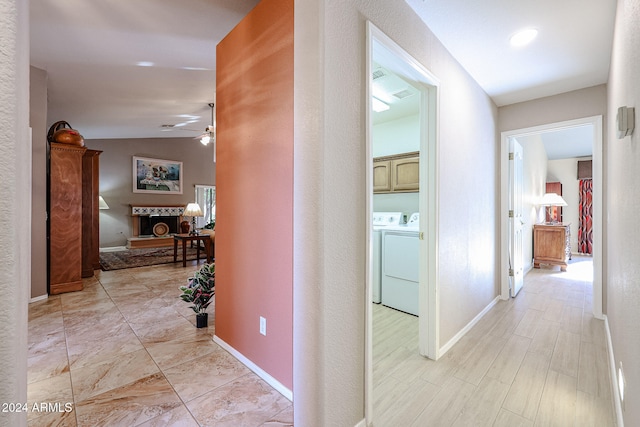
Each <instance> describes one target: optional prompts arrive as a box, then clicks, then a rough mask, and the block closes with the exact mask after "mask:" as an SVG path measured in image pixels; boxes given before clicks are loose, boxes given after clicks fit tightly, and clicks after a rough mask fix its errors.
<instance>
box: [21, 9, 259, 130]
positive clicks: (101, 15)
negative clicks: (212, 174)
mask: <svg viewBox="0 0 640 427" xmlns="http://www.w3.org/2000/svg"><path fill="white" fill-rule="evenodd" d="M257 3H258V1H257V0H180V1H175V0H133V1H132V0H101V1H87V0H64V1H60V0H31V1H30V12H31V16H30V31H31V65H33V66H35V67H38V68H41V69H44V70H46V71H47V76H48V89H49V90H48V97H49V101H48V103H49V109H48V118H47V120H48V122H49V123H53V122H55V121H57V120H66V121H68V122H69V123H70V124H71V125H72V126H73V127H74V128H75V129H78V130H79V131H80V132H81V133H82V134H83V136H84V137H85V139H96V138H146V137H174V138H175V137H185V136H186V137H191V136H192V137H195V136H197V135H199V134H201V133H202V132H204V130H205V128H206V127H207V125H209V124H211V109H210V108H209V106H208V105H207V104H208V103H210V102H214V97H215V79H216V73H215V68H216V61H215V57H216V45H217V44H218V42H219V41H220V40H222V38H223V37H224V36H225V35H226V34H228V33H229V32H230V31H231V30H232V29H233V27H234V26H235V25H236V24H237V23H238V22H240V20H241V19H242V18H243V17H244V16H245V15H246V14H247V13H248V12H249V11H250V10H251V9H252V8H253V7H254V6H255V5H256V4H257ZM141 61H145V62H150V63H153V65H152V66H139V65H136V64H138V63H139V62H141ZM178 124H181V125H182V126H178V127H177V128H175V127H174V128H173V130H170V131H166V128H165V130H163V127H162V126H163V125H178ZM184 129H193V130H192V131H187V130H184Z"/></svg>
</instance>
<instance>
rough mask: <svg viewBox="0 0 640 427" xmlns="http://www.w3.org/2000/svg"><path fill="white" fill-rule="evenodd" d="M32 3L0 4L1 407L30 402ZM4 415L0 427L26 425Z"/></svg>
mask: <svg viewBox="0 0 640 427" xmlns="http://www.w3.org/2000/svg"><path fill="white" fill-rule="evenodd" d="M28 18H29V8H28V2H22V1H19V0H0V52H2V61H0V99H2V103H0V124H1V125H2V130H3V131H2V132H0V182H2V197H0V227H1V229H2V230H3V232H2V233H0V403H3V402H7V403H8V402H15V403H26V401H27V304H28V299H29V288H30V276H31V274H30V271H31V227H30V224H31V213H30V209H31V140H30V138H29V43H28V41H29V38H28V37H29V22H28ZM26 419H27V417H26V414H25V413H6V412H1V413H0V426H11V427H13V426H25V425H26V424H27V423H26Z"/></svg>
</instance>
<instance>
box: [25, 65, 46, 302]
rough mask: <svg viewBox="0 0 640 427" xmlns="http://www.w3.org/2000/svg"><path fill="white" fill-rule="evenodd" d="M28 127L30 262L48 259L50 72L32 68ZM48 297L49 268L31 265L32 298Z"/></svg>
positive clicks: (35, 264) (36, 264)
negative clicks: (30, 175)
mask: <svg viewBox="0 0 640 427" xmlns="http://www.w3.org/2000/svg"><path fill="white" fill-rule="evenodd" d="M29 107H30V108H29V125H30V126H31V130H32V135H33V139H32V144H33V146H32V152H33V155H32V162H33V163H32V177H33V180H32V182H33V188H32V191H31V215H32V221H31V242H32V244H31V259H46V258H47V245H46V244H44V243H43V242H46V241H47V130H48V128H47V73H46V72H45V71H44V70H41V69H39V68H35V67H31V68H30V85H29ZM46 294H47V269H46V268H42V265H40V264H38V263H34V264H33V265H32V266H31V298H37V297H40V296H44V295H46Z"/></svg>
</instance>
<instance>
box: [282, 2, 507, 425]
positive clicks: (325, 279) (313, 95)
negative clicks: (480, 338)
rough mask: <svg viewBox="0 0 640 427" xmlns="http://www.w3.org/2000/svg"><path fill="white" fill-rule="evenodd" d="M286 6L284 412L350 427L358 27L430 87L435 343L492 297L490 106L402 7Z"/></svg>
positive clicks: (362, 191) (360, 324)
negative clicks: (289, 329) (427, 78)
mask: <svg viewBox="0 0 640 427" xmlns="http://www.w3.org/2000/svg"><path fill="white" fill-rule="evenodd" d="M295 8H296V9H295V13H296V23H295V32H296V33H295V49H296V51H295V55H294V56H295V70H296V77H295V80H296V81H295V98H296V101H295V117H296V126H295V167H294V170H295V171H296V172H295V187H294V188H295V189H294V194H295V197H294V198H295V201H294V207H295V215H294V219H295V222H294V241H295V250H294V253H295V258H294V307H295V311H294V325H295V326H294V337H295V338H294V348H295V351H294V354H295V355H296V356H295V359H294V361H295V363H294V369H295V379H294V394H295V396H294V402H295V411H294V414H295V418H296V419H295V421H296V424H300V425H311V426H316V425H317V426H325V425H327V426H328V425H336V426H338V425H340V426H352V425H355V424H356V423H358V422H359V421H360V420H362V418H363V417H364V406H365V400H364V378H365V374H364V370H365V367H364V358H365V344H364V343H365V329H366V328H365V306H366V304H368V303H369V302H368V301H367V299H366V292H365V265H366V256H367V254H366V250H365V248H366V246H365V242H366V239H367V235H368V230H366V227H365V224H366V187H365V186H366V184H365V177H366V173H367V171H366V170H365V168H366V161H365V159H366V157H365V156H366V152H365V148H366V147H365V143H364V141H365V128H366V123H365V111H366V108H367V103H366V98H365V93H366V86H365V85H366V80H367V76H366V72H365V65H366V21H367V19H370V20H371V21H372V22H373V23H374V24H375V25H376V26H377V27H379V28H380V29H381V30H382V31H383V32H384V33H386V34H387V35H388V36H389V37H391V38H392V39H393V40H394V41H395V42H397V43H398V44H399V45H400V46H401V47H402V48H404V49H405V50H407V51H408V52H409V53H410V54H411V55H413V56H414V57H415V58H416V59H417V60H418V61H419V62H421V63H422V64H423V65H424V66H425V67H426V68H428V69H429V70H430V71H431V72H432V73H433V74H435V76H436V77H438V78H439V79H441V94H440V120H439V129H440V141H439V149H440V162H439V165H438V167H439V171H440V174H439V175H440V176H439V191H440V204H439V207H438V209H439V215H440V227H439V233H440V255H439V257H440V265H439V269H440V282H441V289H440V290H441V301H440V307H441V308H440V310H441V311H440V312H441V315H442V316H441V343H443V342H446V341H447V340H448V339H450V338H451V337H452V336H453V335H454V334H455V333H457V332H458V331H459V330H460V329H461V328H462V327H464V325H465V324H466V323H467V322H469V321H470V320H471V319H472V318H473V317H474V316H476V315H477V314H478V313H479V312H480V311H481V310H482V308H484V307H485V306H486V305H487V304H489V302H490V301H491V300H493V299H494V298H495V297H496V296H497V295H498V289H497V286H498V285H497V281H498V279H497V275H496V262H497V256H496V252H497V240H496V235H497V233H498V231H497V228H496V227H497V219H496V218H497V217H498V215H497V214H496V211H497V203H498V196H497V189H498V180H497V174H498V172H497V170H498V169H499V167H498V164H497V147H498V145H497V139H496V132H495V127H496V121H497V108H496V107H495V105H494V104H493V103H492V101H491V100H490V99H489V98H488V97H487V96H486V94H485V93H484V92H483V91H482V90H481V89H480V88H479V87H478V85H477V84H476V83H475V82H474V81H473V80H472V79H471V78H470V77H469V76H468V74H467V73H465V72H464V70H463V69H462V68H461V67H460V65H459V64H458V63H457V61H455V60H454V59H453V58H452V57H451V55H450V54H449V53H448V52H447V51H446V50H445V49H444V47H443V46H442V45H441V44H440V42H439V41H438V40H437V39H436V38H435V37H434V36H433V34H431V32H430V31H429V30H428V28H427V27H426V26H425V25H424V23H423V22H422V21H421V20H420V19H419V18H418V17H417V16H416V15H415V14H414V13H413V11H412V10H411V9H410V8H409V6H408V5H407V4H406V3H405V2H404V1H401V0H394V1H385V2H382V1H379V2H371V1H365V0H331V1H326V0H324V1H315V2H310V1H307V0H305V1H301V0H300V1H296V5H295ZM469 200H473V203H471V204H470V203H469ZM318 325H319V326H318Z"/></svg>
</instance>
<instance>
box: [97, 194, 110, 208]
mask: <svg viewBox="0 0 640 427" xmlns="http://www.w3.org/2000/svg"><path fill="white" fill-rule="evenodd" d="M98 209H109V205H108V204H107V202H105V201H104V199H103V198H102V196H98Z"/></svg>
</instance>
